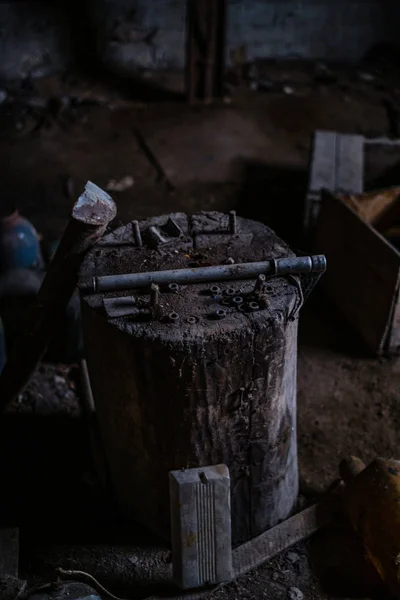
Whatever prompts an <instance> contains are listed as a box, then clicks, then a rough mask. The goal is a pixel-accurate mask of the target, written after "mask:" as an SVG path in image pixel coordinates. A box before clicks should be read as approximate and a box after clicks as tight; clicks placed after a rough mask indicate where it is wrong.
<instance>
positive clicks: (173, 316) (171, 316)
mask: <svg viewBox="0 0 400 600" xmlns="http://www.w3.org/2000/svg"><path fill="white" fill-rule="evenodd" d="M168 319H169V320H170V321H171V323H176V322H177V321H179V315H178V313H176V312H170V313H169V315H168Z"/></svg>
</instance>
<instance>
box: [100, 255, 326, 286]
mask: <svg viewBox="0 0 400 600" xmlns="http://www.w3.org/2000/svg"><path fill="white" fill-rule="evenodd" d="M325 269H326V258H325V256H324V255H316V256H296V257H293V258H276V259H272V260H267V261H263V262H251V263H242V264H234V265H218V266H214V267H199V268H195V269H173V270H171V271H153V272H148V273H127V274H125V275H105V276H103V277H93V280H92V284H91V285H90V286H89V290H88V291H90V292H92V293H99V292H111V291H117V290H129V289H132V288H143V287H149V286H151V284H152V283H156V284H157V285H168V284H170V283H179V284H188V283H204V282H213V281H233V280H240V279H253V278H257V277H258V275H263V274H264V275H269V276H273V275H287V274H292V275H297V274H301V273H323V272H324V271H325Z"/></svg>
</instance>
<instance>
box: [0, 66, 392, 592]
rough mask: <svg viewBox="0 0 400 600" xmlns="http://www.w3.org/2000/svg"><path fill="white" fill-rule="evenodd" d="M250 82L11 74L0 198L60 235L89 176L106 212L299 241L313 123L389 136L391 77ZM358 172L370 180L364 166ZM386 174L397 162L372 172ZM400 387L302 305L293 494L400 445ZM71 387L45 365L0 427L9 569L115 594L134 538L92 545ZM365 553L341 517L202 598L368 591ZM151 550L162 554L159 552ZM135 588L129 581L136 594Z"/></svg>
mask: <svg viewBox="0 0 400 600" xmlns="http://www.w3.org/2000/svg"><path fill="white" fill-rule="evenodd" d="M324 73H325V75H324ZM256 79H257V80H258V81H259V82H261V83H259V85H258V89H256V90H255V89H251V87H253V88H254V87H257V86H255V85H252V86H251V85H250V84H249V82H244V81H241V82H239V83H238V82H237V81H235V83H234V84H231V86H230V97H229V98H227V99H226V102H224V103H222V104H221V105H219V106H216V107H207V108H206V107H199V108H189V107H188V106H186V105H185V104H184V102H182V101H181V100H179V99H178V100H177V99H171V98H169V97H167V99H164V101H163V102H162V103H161V102H157V101H156V100H155V99H154V98H153V97H152V95H151V94H150V96H149V93H147V95H143V93H142V90H140V89H139V88H138V89H136V88H135V86H134V85H133V84H132V85H130V84H129V83H128V84H126V83H125V85H124V89H123V90H121V89H117V88H115V86H113V84H112V82H111V83H109V84H108V85H105V84H104V83H101V84H99V83H96V82H93V81H89V80H87V78H83V77H82V76H79V77H78V76H76V75H69V76H68V77H64V78H63V79H60V78H49V79H46V80H42V81H40V82H37V83H35V84H32V83H30V84H29V85H27V86H26V87H21V86H20V84H18V85H15V86H13V87H12V88H10V89H9V90H8V94H9V95H8V101H6V102H4V103H3V105H2V106H1V107H0V122H1V130H0V131H1V132H0V175H1V180H2V202H1V207H2V210H4V211H6V210H7V208H8V207H10V206H12V205H16V206H18V208H19V210H20V212H21V213H22V214H24V215H25V216H27V217H29V218H30V219H31V220H32V221H33V223H34V224H35V226H36V227H37V228H38V230H39V232H40V233H41V234H42V236H43V239H44V241H45V242H49V241H50V240H52V239H57V238H58V237H59V236H60V234H61V232H62V231H63V228H64V226H65V223H66V219H67V217H68V215H69V212H70V209H71V206H72V204H73V202H74V200H75V198H76V196H77V195H78V194H79V193H80V192H81V191H82V189H83V186H84V183H85V182H86V181H87V180H88V179H90V180H92V181H94V182H95V183H97V184H98V185H100V186H101V187H103V188H105V189H109V190H110V193H111V194H112V195H113V197H114V198H115V199H116V201H117V204H118V218H117V221H116V223H115V224H118V223H119V222H123V223H124V222H127V221H129V220H131V219H133V218H137V219H140V218H144V217H148V216H153V215H156V214H160V213H166V212H169V211H177V210H184V211H185V212H189V213H192V212H195V211H197V210H202V209H215V210H223V211H226V210H228V209H231V208H236V210H237V211H238V213H239V214H241V215H242V216H246V217H251V218H255V219H259V220H262V221H264V222H265V223H267V224H268V225H270V226H271V227H273V228H275V229H276V230H277V232H278V233H279V234H280V235H281V236H282V237H283V238H284V239H285V240H287V241H289V242H290V243H292V244H293V245H294V246H295V247H299V246H298V245H299V244H301V243H302V236H301V223H302V221H301V216H302V211H303V202H304V194H305V190H306V186H307V175H308V165H309V155H310V149H311V139H312V133H313V131H314V130H315V129H333V130H337V131H340V132H356V133H362V134H364V135H365V136H387V135H392V134H396V131H395V130H396V126H397V120H396V114H397V113H396V106H397V104H396V98H397V96H396V94H398V93H400V79H398V80H397V74H396V73H395V74H394V75H393V73H392V72H389V73H385V72H384V70H382V69H381V68H380V67H379V65H378V67H377V66H376V65H374V64H372V65H360V66H358V67H346V66H343V65H333V66H330V67H329V73H328V75H327V74H326V71H324V69H322V68H321V66H319V67H318V66H316V65H314V64H312V65H300V64H299V65H294V64H282V63H279V64H270V65H267V66H263V67H259V70H258V71H257V78H256ZM262 82H263V83H262ZM271 82H272V83H271ZM396 135H399V134H396ZM383 174H384V173H383ZM383 174H382V172H380V174H379V175H380V176H381V175H383ZM368 175H369V174H368V172H367V173H366V178H367V181H369V180H371V179H372V183H371V182H370V183H371V185H373V181H375V176H374V177H372V176H370V177H369V178H368ZM123 178H125V179H123ZM376 179H377V180H378V179H379V177H378V176H377V177H376ZM381 179H382V178H381ZM399 180H400V167H399V166H398V164H397V163H396V162H395V163H394V164H392V165H391V168H390V173H389V175H388V177H387V178H386V179H385V184H394V183H400V181H399ZM116 188H117V189H119V190H120V191H115V189H116ZM111 190H112V191H111ZM399 383H400V359H398V358H396V357H394V358H383V359H375V358H371V357H368V356H367V355H366V353H365V350H364V349H363V347H362V345H361V343H360V342H359V340H357V337H356V336H355V334H354V333H353V332H352V329H351V326H350V325H348V324H347V323H345V322H344V321H343V319H342V318H341V316H340V315H338V314H337V312H336V311H335V309H334V307H332V306H331V305H330V304H329V301H328V300H327V299H326V298H324V297H323V296H322V294H321V293H320V292H318V291H316V292H315V294H314V296H313V297H312V299H311V300H310V301H309V303H308V305H307V306H306V307H305V308H304V310H303V314H302V316H301V318H300V336H299V358H298V441H299V459H300V481H301V494H302V498H303V501H304V502H310V501H312V500H313V499H315V498H318V497H319V496H320V494H321V493H323V492H324V491H326V490H327V488H328V487H329V485H330V484H331V483H332V481H333V480H334V479H335V478H336V477H337V473H338V471H337V467H338V463H339V461H340V459H341V458H342V457H344V456H347V455H349V454H356V455H358V456H360V457H361V458H362V459H364V460H365V461H369V460H370V459H372V458H373V457H375V456H376V455H381V456H385V457H387V458H390V457H394V458H400V457H398V447H399V444H400V408H399V402H400V397H399ZM78 397H79V384H78V383H77V375H76V370H75V369H74V367H62V366H51V365H43V366H42V367H41V368H40V370H39V371H38V373H37V375H36V376H35V378H34V381H33V382H32V383H31V385H30V387H29V389H28V390H27V391H26V392H25V394H24V396H23V397H22V398H21V399H20V401H19V402H18V403H16V404H15V405H14V406H13V407H12V410H11V411H10V413H9V415H8V420H7V423H6V425H5V426H4V430H3V433H2V437H1V446H2V449H3V455H4V456H7V457H8V456H13V461H11V462H10V461H9V460H7V461H1V462H2V468H4V469H5V470H4V471H3V477H2V479H3V482H4V483H8V487H6V485H4V489H7V490H8V491H7V493H5V494H4V498H3V505H4V506H5V507H6V509H7V511H8V514H10V515H11V516H10V520H11V521H14V522H18V523H20V524H21V531H22V536H23V540H22V541H23V542H24V543H23V544H22V548H23V552H22V557H21V558H22V562H21V564H22V571H23V575H27V576H28V575H31V574H32V573H33V572H34V573H36V572H38V573H40V574H41V575H42V576H43V577H45V576H46V573H47V570H48V568H49V566H54V563H58V564H63V565H65V566H68V565H71V564H72V565H73V566H75V567H76V568H80V569H83V570H87V571H89V572H93V573H95V574H96V575H97V576H98V577H99V578H100V579H102V581H103V582H107V584H108V585H109V586H110V587H112V589H113V590H115V591H116V592H119V591H121V593H124V594H125V595H126V594H129V591H130V590H131V587H130V586H131V585H133V584H134V583H135V573H136V572H137V571H138V570H139V571H140V569H141V568H142V567H141V565H139V566H137V565H138V564H139V563H140V560H139V559H138V558H137V554H135V553H134V552H133V551H132V553H131V554H129V550H128V549H127V546H126V544H127V543H131V541H127V540H124V541H123V544H122V545H123V546H124V548H125V553H124V555H123V557H122V558H121V555H120V554H118V552H117V551H116V550H114V551H113V554H112V556H111V557H110V555H109V554H107V552H108V551H107V550H105V549H104V551H103V552H102V551H100V550H98V549H97V550H96V551H94V550H93V548H94V546H93V544H99V543H101V544H103V545H104V544H105V543H106V542H111V541H112V540H113V539H114V537H113V536H114V530H115V527H116V523H117V522H118V516H117V511H116V509H115V503H114V499H113V498H104V495H103V491H102V489H101V487H100V486H99V483H98V481H97V480H96V477H95V476H94V475H93V472H94V466H93V461H92V460H91V459H90V447H91V446H90V439H89V437H88V432H87V429H86V428H85V423H86V421H85V420H84V419H82V417H81V411H80V408H79V404H78ZM20 436H23V438H22V437H20ZM20 439H23V440H24V442H23V443H19V442H18V440H20ZM3 463H4V465H3ZM10 482H11V483H10ZM2 487H3V486H2ZM82 523H85V528H84V529H83V528H82ZM77 531H79V533H80V535H79V536H78V537H79V547H80V548H81V549H82V552H83V554H79V551H78V550H77V548H76V544H77V543H78V541H77V534H76V532H77ZM135 535H137V532H136V533H135ZM127 537H128V538H129V535H128V536H127ZM118 543H119V544H120V545H121V540H120V539H119V540H118ZM54 544H58V545H60V547H59V549H58V550H56V549H55V547H54ZM72 545H74V546H75V547H74V549H73V550H72ZM97 548H98V546H97ZM77 552H78V554H76V553H77ZM116 552H117V553H116ZM72 555H74V556H75V559H73V558H72ZM363 555H364V551H363V550H362V548H360V546H359V545H358V541H357V540H356V538H355V537H354V536H353V535H352V534H351V532H350V531H349V530H348V528H347V527H346V525H345V524H339V523H338V524H337V525H336V526H335V527H333V528H332V529H331V530H330V529H328V530H325V531H324V532H321V533H320V534H318V535H317V536H315V537H314V538H312V540H311V541H310V542H308V543H307V544H301V545H299V546H298V547H295V548H294V549H291V550H290V551H289V552H286V553H284V554H282V555H281V556H279V557H277V558H276V559H274V560H273V561H270V562H269V563H267V564H266V565H265V566H264V567H262V568H260V569H258V570H256V571H255V572H254V573H251V574H250V575H248V576H246V577H244V578H242V579H240V580H238V581H237V582H234V583H233V584H231V585H229V586H227V587H226V588H224V589H221V590H219V591H217V592H216V593H215V594H214V596H213V597H215V598H221V599H225V598H226V599H228V598H229V599H234V598H235V599H236V598H237V599H240V600H246V599H248V600H250V599H252V598H256V599H260V600H261V599H267V600H268V599H271V600H272V599H273V598H274V599H276V600H280V599H282V600H283V599H286V598H288V599H289V600H301V599H302V598H310V599H313V600H314V599H317V598H318V599H321V600H322V599H325V598H326V599H328V598H350V597H358V598H372V597H382V590H380V588H379V585H378V584H377V582H376V579H375V578H374V574H373V573H372V572H371V570H370V569H369V567H368V566H367V565H366V563H365V561H364V559H363ZM118 557H119V558H118ZM127 557H128V558H127ZM135 557H136V558H135ZM163 557H164V558H163V559H162V560H163V561H164V562H168V561H169V555H168V553H166V554H163ZM127 560H128V563H126V561H127ZM138 560H139V562H138ZM107 561H108V562H107ZM124 561H125V562H124ZM135 561H136V562H135ZM144 562H145V561H144ZM161 562H162V561H161ZM121 565H122V566H121ZM132 565H133V566H132ZM135 565H136V566H135ZM144 569H145V567H144ZM132 573H133V574H132ZM149 590H150V591H151V586H150V587H149V588H147V587H146V588H143V589H139V591H138V590H137V589H136V588H135V593H134V594H132V596H134V595H135V594H136V593H138V594H139V596H140V597H145V596H146V595H148V593H149ZM128 597H129V596H128Z"/></svg>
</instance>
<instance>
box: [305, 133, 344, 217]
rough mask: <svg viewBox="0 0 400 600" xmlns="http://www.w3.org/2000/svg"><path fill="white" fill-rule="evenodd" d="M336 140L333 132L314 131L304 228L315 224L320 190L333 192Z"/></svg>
mask: <svg viewBox="0 0 400 600" xmlns="http://www.w3.org/2000/svg"><path fill="white" fill-rule="evenodd" d="M336 139H337V134H336V133H335V132H333V131H316V132H315V134H314V143H313V151H312V158H311V170H310V181H309V185H308V194H307V200H306V215H305V227H306V228H308V227H310V226H311V225H312V223H314V222H315V218H316V216H317V213H318V209H319V203H320V199H321V198H320V195H321V190H322V189H326V190H329V191H330V192H334V191H335V183H336Z"/></svg>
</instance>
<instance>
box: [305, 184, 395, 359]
mask: <svg viewBox="0 0 400 600" xmlns="http://www.w3.org/2000/svg"><path fill="white" fill-rule="evenodd" d="M315 247H316V248H317V249H318V251H319V252H324V253H325V254H326V257H327V264H328V268H327V271H326V275H325V276H324V278H323V280H322V283H323V285H324V287H325V289H326V291H327V292H328V294H329V296H330V298H331V299H332V300H333V301H334V303H335V304H336V305H337V306H338V307H339V309H340V310H341V311H342V312H343V314H344V315H345V316H346V317H347V319H348V320H349V322H350V323H351V324H352V325H353V327H354V328H355V329H356V330H357V331H358V332H359V334H360V335H361V337H362V338H363V339H364V341H365V342H366V344H367V346H368V347H369V348H370V350H371V351H372V352H373V353H377V354H379V353H381V352H382V351H383V350H384V349H385V346H387V342H388V334H389V332H390V328H391V324H392V323H391V319H392V317H393V314H394V309H395V303H396V300H397V290H398V285H399V270H400V254H399V253H398V252H397V251H396V250H395V249H394V248H393V247H392V246H391V245H390V244H389V243H388V242H387V241H386V240H385V239H384V238H383V237H382V236H381V235H380V234H379V233H378V232H377V231H375V229H373V227H371V226H370V225H368V223H366V222H365V221H363V220H362V219H361V218H360V217H359V216H358V215H357V214H356V212H355V211H353V209H352V208H350V207H349V206H347V205H346V204H345V203H344V202H342V201H341V200H340V199H339V198H336V197H334V196H333V195H331V194H329V193H325V194H324V196H323V202H322V207H321V212H320V215H319V219H318V223H317V231H316V241H315Z"/></svg>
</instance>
